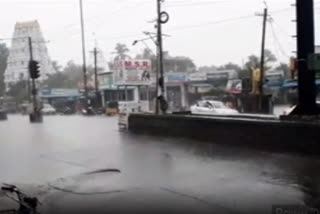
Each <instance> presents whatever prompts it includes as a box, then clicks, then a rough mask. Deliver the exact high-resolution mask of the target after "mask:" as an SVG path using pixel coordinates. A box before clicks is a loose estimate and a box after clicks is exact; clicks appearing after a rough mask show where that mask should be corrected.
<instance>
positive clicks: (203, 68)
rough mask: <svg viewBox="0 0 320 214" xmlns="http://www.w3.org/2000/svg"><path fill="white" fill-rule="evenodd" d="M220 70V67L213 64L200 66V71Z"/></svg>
mask: <svg viewBox="0 0 320 214" xmlns="http://www.w3.org/2000/svg"><path fill="white" fill-rule="evenodd" d="M216 70H218V67H217V66H215V65H211V66H201V67H199V69H198V71H199V72H211V71H216Z"/></svg>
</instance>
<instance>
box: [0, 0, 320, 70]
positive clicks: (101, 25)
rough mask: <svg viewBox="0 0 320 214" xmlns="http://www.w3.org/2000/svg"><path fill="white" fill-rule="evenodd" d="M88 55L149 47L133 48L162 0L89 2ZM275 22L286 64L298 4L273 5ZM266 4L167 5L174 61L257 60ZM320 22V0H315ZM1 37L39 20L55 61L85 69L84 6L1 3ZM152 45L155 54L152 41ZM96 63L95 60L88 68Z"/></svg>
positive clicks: (271, 43)
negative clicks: (261, 14) (81, 13)
mask: <svg viewBox="0 0 320 214" xmlns="http://www.w3.org/2000/svg"><path fill="white" fill-rule="evenodd" d="M83 1H84V7H85V8H84V13H85V29H86V41H87V51H88V52H89V51H90V49H92V48H93V47H94V40H95V39H96V40H97V41H98V46H99V48H100V49H102V51H103V52H104V55H105V56H106V58H107V59H108V60H109V59H111V57H112V54H111V52H112V51H113V49H114V47H115V44H116V43H118V42H120V43H125V44H127V45H128V47H129V48H130V50H131V54H132V55H133V56H134V55H135V54H137V53H139V52H141V50H142V49H143V48H144V45H143V44H142V43H141V44H137V45H136V46H132V42H133V41H134V40H135V39H140V38H144V36H143V34H142V31H154V27H153V24H151V23H150V21H152V20H153V19H154V18H155V12H156V0H83ZM267 3H268V7H269V10H270V13H271V16H272V18H273V22H272V24H268V30H267V44H266V46H267V48H269V49H271V50H272V51H273V52H274V53H275V54H276V56H277V57H278V58H279V59H280V60H281V61H283V62H287V61H288V58H289V56H290V55H291V54H292V53H291V51H293V50H295V40H294V39H292V38H291V35H294V34H295V24H294V23H293V22H292V20H293V19H295V11H294V10H295V9H294V8H293V7H291V6H290V5H291V4H292V3H294V0H267ZM263 7H264V4H263V1H262V0H166V1H165V3H164V4H163V8H164V10H166V11H167V12H168V13H169V14H170V22H169V23H168V24H166V25H165V26H164V33H167V34H169V35H170V36H171V37H169V38H166V39H165V41H164V48H165V50H167V51H169V52H170V54H171V55H183V56H189V57H190V58H192V59H193V60H194V62H195V63H196V64H197V65H198V66H201V65H213V64H214V65H220V64H224V63H227V62H236V63H239V64H241V63H242V62H243V60H245V59H246V57H247V56H248V55H250V54H259V52H260V43H261V31H262V29H261V28H262V17H259V16H255V13H256V12H262V10H263ZM315 7H316V9H315V11H316V20H319V14H320V9H319V8H320V1H317V0H315ZM0 8H1V13H0V20H1V21H0V23H1V29H0V37H1V38H8V37H11V36H12V33H13V29H14V24H15V22H17V21H20V22H21V21H29V20H35V19H37V20H38V21H39V23H40V25H41V28H42V31H43V34H44V36H45V39H46V40H49V41H50V43H49V44H48V48H49V52H50V56H51V58H52V59H53V60H57V61H59V63H60V64H62V65H64V64H65V63H66V62H67V61H69V60H75V61H76V62H79V63H81V45H80V44H81V34H80V23H79V20H80V18H79V1H78V0H0ZM319 30H320V23H319V22H316V43H317V44H320V36H318V35H319V32H320V31H319ZM148 44H149V46H150V47H152V48H154V45H153V44H152V42H148ZM91 59H92V57H90V54H88V61H89V62H90V61H91Z"/></svg>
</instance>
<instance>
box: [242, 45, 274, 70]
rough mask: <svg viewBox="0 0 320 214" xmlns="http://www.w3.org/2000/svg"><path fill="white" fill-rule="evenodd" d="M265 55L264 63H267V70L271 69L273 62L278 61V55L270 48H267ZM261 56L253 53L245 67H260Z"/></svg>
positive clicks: (249, 68)
mask: <svg viewBox="0 0 320 214" xmlns="http://www.w3.org/2000/svg"><path fill="white" fill-rule="evenodd" d="M264 55H265V57H264V65H265V68H264V69H265V70H269V69H270V68H271V67H270V64H271V63H273V62H276V61H277V58H276V56H275V55H274V54H273V53H272V52H271V51H270V50H268V49H266V50H265V53H264ZM260 62H261V61H260V57H258V56H255V55H251V56H249V57H248V61H247V62H246V63H245V67H246V69H247V70H252V69H257V68H260Z"/></svg>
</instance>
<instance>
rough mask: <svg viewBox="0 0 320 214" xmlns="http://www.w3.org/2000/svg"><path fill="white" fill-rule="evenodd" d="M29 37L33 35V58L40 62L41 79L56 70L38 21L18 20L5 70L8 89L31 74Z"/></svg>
mask: <svg viewBox="0 0 320 214" xmlns="http://www.w3.org/2000/svg"><path fill="white" fill-rule="evenodd" d="M28 37H31V40H32V51H33V58H34V60H37V61H39V63H40V70H41V77H40V79H39V80H40V81H41V80H43V79H45V78H46V77H47V74H50V73H53V72H54V68H53V65H52V62H51V60H50V57H49V54H48V49H47V46H46V42H45V40H44V37H43V35H42V32H41V29H40V25H39V23H38V21H31V22H18V23H16V25H15V28H14V33H13V38H12V41H11V47H10V54H9V58H8V66H7V69H6V71H5V83H6V86H7V89H8V88H9V87H10V85H11V84H14V83H16V82H18V81H21V80H27V78H28V76H29V73H28V64H29V60H30V52H29V43H28Z"/></svg>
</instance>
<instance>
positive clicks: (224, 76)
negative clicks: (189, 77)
mask: <svg viewBox="0 0 320 214" xmlns="http://www.w3.org/2000/svg"><path fill="white" fill-rule="evenodd" d="M207 79H208V80H209V81H210V80H211V81H219V80H228V79H229V73H218V72H217V73H207Z"/></svg>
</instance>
